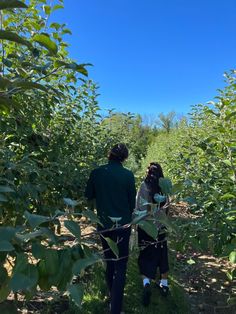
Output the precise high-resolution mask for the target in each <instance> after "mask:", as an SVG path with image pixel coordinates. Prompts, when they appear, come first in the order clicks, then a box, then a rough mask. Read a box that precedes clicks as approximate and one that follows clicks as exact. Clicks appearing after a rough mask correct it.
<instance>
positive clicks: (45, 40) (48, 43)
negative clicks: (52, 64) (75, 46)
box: [33, 34, 58, 54]
mask: <svg viewBox="0 0 236 314" xmlns="http://www.w3.org/2000/svg"><path fill="white" fill-rule="evenodd" d="M33 41H35V42H37V43H38V44H39V45H41V46H43V47H44V48H46V49H47V50H48V51H49V52H50V53H52V54H57V51H58V48H57V45H56V43H55V42H54V41H52V40H51V39H50V37H49V36H47V35H45V34H36V35H35V36H34V37H33Z"/></svg>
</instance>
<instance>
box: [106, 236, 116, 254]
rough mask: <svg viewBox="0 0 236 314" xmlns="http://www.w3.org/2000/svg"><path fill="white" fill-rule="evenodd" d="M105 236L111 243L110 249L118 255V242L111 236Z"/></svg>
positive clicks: (109, 243)
mask: <svg viewBox="0 0 236 314" xmlns="http://www.w3.org/2000/svg"><path fill="white" fill-rule="evenodd" d="M103 238H104V239H105V240H106V241H107V244H108V245H109V247H110V249H111V250H112V252H113V253H114V254H115V256H116V257H118V256H119V249H118V246H117V243H116V242H114V241H113V240H111V239H110V238H106V237H103Z"/></svg>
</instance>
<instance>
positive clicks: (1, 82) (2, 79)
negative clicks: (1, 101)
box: [0, 76, 11, 90]
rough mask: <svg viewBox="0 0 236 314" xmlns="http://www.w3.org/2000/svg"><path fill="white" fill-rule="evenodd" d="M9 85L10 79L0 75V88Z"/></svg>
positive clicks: (3, 88)
mask: <svg viewBox="0 0 236 314" xmlns="http://www.w3.org/2000/svg"><path fill="white" fill-rule="evenodd" d="M10 85H11V81H10V80H8V79H7V78H5V77H3V76H0V88H1V90H5V89H6V88H8V87H9V86H10Z"/></svg>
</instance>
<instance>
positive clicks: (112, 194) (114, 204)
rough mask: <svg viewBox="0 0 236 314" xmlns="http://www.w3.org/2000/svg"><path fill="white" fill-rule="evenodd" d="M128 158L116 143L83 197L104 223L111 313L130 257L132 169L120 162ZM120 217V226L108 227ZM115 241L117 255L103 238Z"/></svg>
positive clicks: (115, 310) (117, 307)
mask: <svg viewBox="0 0 236 314" xmlns="http://www.w3.org/2000/svg"><path fill="white" fill-rule="evenodd" d="M127 158H128V149H127V147H126V146H125V145H124V144H117V145H115V146H114V147H113V148H112V149H111V151H110V154H109V157H108V159H109V162H108V164H106V165H103V166H100V167H99V168H97V169H95V170H93V171H92V172H91V174H90V177H89V180H88V183H87V187H86V191H85V196H86V197H87V199H88V200H89V201H92V200H95V201H96V209H97V214H98V217H99V219H100V221H101V223H102V224H103V227H99V232H100V234H101V236H100V238H101V242H102V247H103V252H104V257H105V260H106V262H107V263H106V264H107V268H106V281H107V285H108V289H109V293H110V299H111V314H120V313H121V308H122V300H123V292H124V285H125V277H126V267H127V261H128V256H129V237H130V231H131V228H130V225H129V223H130V221H131V215H132V211H133V210H134V208H135V196H136V190H135V182H134V175H133V173H132V172H131V171H129V170H128V169H126V168H124V167H123V165H122V162H123V161H124V160H125V159H127ZM110 217H111V218H112V217H113V218H121V219H119V225H122V226H123V227H122V228H111V227H117V225H116V226H114V222H112V220H111V219H110ZM107 238H109V239H111V240H112V241H114V242H116V243H117V247H118V251H119V255H118V258H117V256H115V255H114V253H113V251H112V250H111V249H110V247H109V245H108V243H107V241H106V239H107Z"/></svg>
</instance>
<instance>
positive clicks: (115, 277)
mask: <svg viewBox="0 0 236 314" xmlns="http://www.w3.org/2000/svg"><path fill="white" fill-rule="evenodd" d="M103 236H104V237H108V238H110V239H111V240H113V241H114V242H116V243H118V244H117V246H118V249H119V259H117V257H116V256H115V255H114V253H113V252H112V251H111V249H110V247H109V245H108V244H107V241H106V240H105V239H103V237H102V236H101V241H102V247H103V250H104V257H105V259H106V260H107V261H106V264H107V266H106V281H107V285H108V288H109V292H110V297H111V314H120V312H121V309H122V301H123V293H124V286H125V277H126V268H127V262H128V255H129V237H130V228H126V229H121V230H115V231H107V232H105V233H103ZM109 259H117V260H114V261H111V260H109Z"/></svg>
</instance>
